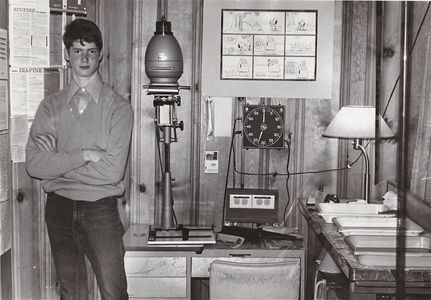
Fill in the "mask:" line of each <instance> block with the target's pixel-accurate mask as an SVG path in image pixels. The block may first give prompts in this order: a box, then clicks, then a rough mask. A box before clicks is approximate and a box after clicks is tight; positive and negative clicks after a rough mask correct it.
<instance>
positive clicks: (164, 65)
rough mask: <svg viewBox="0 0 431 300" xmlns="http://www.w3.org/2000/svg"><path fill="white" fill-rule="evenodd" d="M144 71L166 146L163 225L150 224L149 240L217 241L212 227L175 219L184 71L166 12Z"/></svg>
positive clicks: (176, 242)
mask: <svg viewBox="0 0 431 300" xmlns="http://www.w3.org/2000/svg"><path fill="white" fill-rule="evenodd" d="M145 73H146V74H147V76H148V78H149V79H150V84H149V86H148V89H147V95H153V96H154V101H153V106H154V108H155V126H156V135H157V143H159V144H160V145H161V146H162V148H163V151H162V152H163V155H162V156H163V197H162V199H163V202H162V212H161V214H162V215H161V226H160V227H157V226H150V229H149V236H148V244H149V245H163V246H170V245H172V246H182V245H183V246H187V245H203V244H214V243H215V233H214V230H213V228H207V227H206V228H204V227H194V226H184V225H178V224H176V223H175V220H174V205H173V195H172V180H173V178H172V175H171V168H170V146H171V143H172V142H177V140H178V138H177V129H180V130H183V129H184V126H183V122H182V121H178V118H177V115H176V108H177V106H180V105H181V97H180V96H179V92H180V89H182V88H184V87H181V86H180V85H179V83H178V79H179V78H180V77H181V75H182V73H183V56H182V51H181V47H180V45H179V44H178V41H177V40H176V38H175V37H174V35H173V33H172V31H171V23H170V22H168V21H167V20H166V18H165V17H164V16H162V17H161V20H160V21H157V22H156V32H155V33H154V36H153V37H152V38H151V40H150V42H149V43H148V46H147V50H146V52H145Z"/></svg>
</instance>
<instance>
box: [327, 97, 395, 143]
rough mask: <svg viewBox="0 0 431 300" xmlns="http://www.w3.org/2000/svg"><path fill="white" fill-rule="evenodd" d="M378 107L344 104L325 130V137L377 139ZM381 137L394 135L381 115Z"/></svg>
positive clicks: (379, 134)
mask: <svg viewBox="0 0 431 300" xmlns="http://www.w3.org/2000/svg"><path fill="white" fill-rule="evenodd" d="M375 120H376V109H375V108H374V107H372V106H353V105H352V106H343V107H342V108H341V109H340V111H339V112H338V113H337V114H336V115H335V118H334V119H333V120H332V122H331V123H330V124H329V125H328V127H326V129H325V131H324V132H323V134H322V135H323V136H324V137H329V138H340V139H375V138H376V122H375ZM377 137H379V138H391V137H394V134H393V132H392V130H391V129H390V128H389V126H388V124H386V122H385V121H384V120H383V118H382V117H381V116H380V115H379V133H378V134H377Z"/></svg>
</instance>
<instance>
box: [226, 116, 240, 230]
mask: <svg viewBox="0 0 431 300" xmlns="http://www.w3.org/2000/svg"><path fill="white" fill-rule="evenodd" d="M240 119H241V118H236V119H235V120H234V122H233V129H232V137H231V140H230V147H229V158H228V161H227V171H226V180H225V185H224V196H223V212H222V226H223V225H224V218H225V209H226V194H227V185H228V182H229V171H230V160H231V158H232V149H233V144H234V143H233V141H234V139H235V135H236V134H238V133H241V131H236V122H237V121H238V120H240Z"/></svg>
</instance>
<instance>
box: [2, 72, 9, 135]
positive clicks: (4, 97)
mask: <svg viewBox="0 0 431 300" xmlns="http://www.w3.org/2000/svg"><path fill="white" fill-rule="evenodd" d="M8 103H9V100H8V90H7V81H6V80H0V130H6V129H8V121H9V113H8V111H9V108H8Z"/></svg>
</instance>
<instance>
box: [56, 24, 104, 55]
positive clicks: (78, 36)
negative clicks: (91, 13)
mask: <svg viewBox="0 0 431 300" xmlns="http://www.w3.org/2000/svg"><path fill="white" fill-rule="evenodd" d="M75 41H79V42H80V43H81V44H82V43H83V42H87V43H95V44H96V46H97V47H98V48H99V50H102V47H103V40H102V33H101V32H100V29H99V27H97V25H96V24H95V23H93V22H92V21H90V20H87V19H82V18H79V19H75V20H73V21H72V22H70V23H69V24H67V25H66V28H65V31H64V34H63V43H64V46H65V47H66V49H67V50H69V49H70V47H71V46H72V45H73V43H74V42H75Z"/></svg>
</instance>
